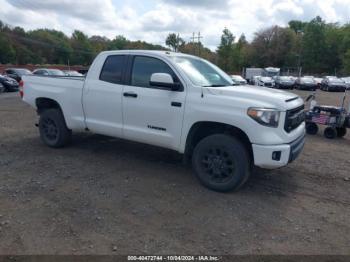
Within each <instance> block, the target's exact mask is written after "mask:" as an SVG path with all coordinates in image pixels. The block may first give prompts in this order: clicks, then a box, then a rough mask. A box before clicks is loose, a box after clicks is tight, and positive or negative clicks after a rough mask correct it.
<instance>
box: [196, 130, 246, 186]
mask: <svg viewBox="0 0 350 262" xmlns="http://www.w3.org/2000/svg"><path fill="white" fill-rule="evenodd" d="M192 166H193V168H194V170H195V172H196V175H197V177H198V179H199V180H200V182H201V183H202V184H203V185H204V186H206V187H208V188H209V189H212V190H214V191H220V192H227V191H231V190H238V189H239V188H240V187H241V186H242V185H243V184H244V183H245V182H246V181H247V180H248V178H249V176H250V173H251V159H250V156H249V153H248V151H247V149H246V147H245V146H244V145H243V144H242V143H241V142H240V141H239V140H237V139H236V138H234V137H231V136H229V135H223V134H217V135H211V136H208V137H206V138H204V139H203V140H201V141H200V142H199V143H198V144H197V146H196V147H195V149H194V152H193V156H192Z"/></svg>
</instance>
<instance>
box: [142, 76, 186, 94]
mask: <svg viewBox="0 0 350 262" xmlns="http://www.w3.org/2000/svg"><path fill="white" fill-rule="evenodd" d="M149 83H150V85H151V86H158V87H166V88H169V89H171V90H172V91H179V90H180V89H181V84H179V83H175V82H174V79H173V77H172V76H171V75H170V74H166V73H154V74H152V75H151V80H150V81H149Z"/></svg>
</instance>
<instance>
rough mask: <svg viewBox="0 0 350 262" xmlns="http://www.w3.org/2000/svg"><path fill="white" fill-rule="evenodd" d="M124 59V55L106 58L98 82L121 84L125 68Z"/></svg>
mask: <svg viewBox="0 0 350 262" xmlns="http://www.w3.org/2000/svg"><path fill="white" fill-rule="evenodd" d="M125 59H126V56H125V55H111V56H108V57H107V58H106V61H105V63H104V65H103V67H102V70H101V74H100V80H101V81H105V82H109V83H112V84H123V74H124V70H125V67H126V64H125Z"/></svg>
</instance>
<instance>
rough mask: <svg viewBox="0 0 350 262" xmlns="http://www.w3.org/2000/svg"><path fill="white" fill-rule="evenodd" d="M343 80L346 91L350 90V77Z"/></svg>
mask: <svg viewBox="0 0 350 262" xmlns="http://www.w3.org/2000/svg"><path fill="white" fill-rule="evenodd" d="M342 80H343V81H344V82H345V84H346V89H348V90H350V77H343V78H342Z"/></svg>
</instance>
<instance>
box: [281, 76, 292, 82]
mask: <svg viewBox="0 0 350 262" xmlns="http://www.w3.org/2000/svg"><path fill="white" fill-rule="evenodd" d="M280 79H281V81H292V78H291V77H289V76H281V77H280Z"/></svg>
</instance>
